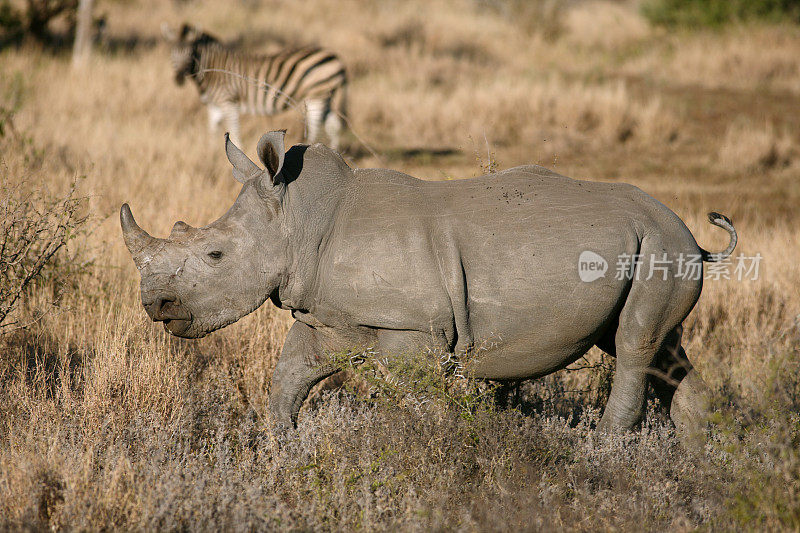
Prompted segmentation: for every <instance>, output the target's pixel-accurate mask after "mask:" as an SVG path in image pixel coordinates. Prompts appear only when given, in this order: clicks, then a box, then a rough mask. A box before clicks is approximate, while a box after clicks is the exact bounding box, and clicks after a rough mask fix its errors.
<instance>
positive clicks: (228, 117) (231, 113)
mask: <svg viewBox="0 0 800 533" xmlns="http://www.w3.org/2000/svg"><path fill="white" fill-rule="evenodd" d="M222 114H223V116H224V117H225V126H226V127H227V128H228V133H229V134H230V136H231V141H232V142H233V144H235V145H237V146H241V145H242V139H241V137H239V109H238V108H237V107H236V104H232V103H228V104H225V105H224V106H223V107H222Z"/></svg>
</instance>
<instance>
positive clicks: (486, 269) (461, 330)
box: [120, 131, 737, 432]
mask: <svg viewBox="0 0 800 533" xmlns="http://www.w3.org/2000/svg"><path fill="white" fill-rule="evenodd" d="M225 151H226V154H227V157H228V160H229V161H230V163H231V164H232V166H233V175H234V177H235V178H236V179H237V180H238V181H240V182H241V183H242V184H243V186H242V189H241V192H240V193H239V196H238V198H237V199H236V201H235V202H234V204H233V206H232V207H231V208H230V209H229V210H228V211H227V212H226V213H225V214H224V215H222V217H221V218H219V219H218V220H216V221H215V222H213V223H211V224H209V225H208V226H205V227H202V228H194V227H191V226H189V225H188V224H186V223H184V222H176V223H175V225H174V227H173V228H172V231H171V233H170V234H169V237H167V238H166V239H162V238H155V237H152V236H151V235H149V234H148V233H147V232H146V231H144V230H143V229H142V228H140V227H139V225H137V223H136V221H135V220H134V217H133V215H132V213H131V210H130V208H129V206H128V204H124V205H123V206H122V208H121V212H120V222H121V225H122V232H123V235H124V240H125V244H126V245H127V247H128V250H129V251H130V253H131V255H132V256H133V260H134V262H135V264H136V266H137V268H138V270H139V272H140V274H141V300H142V304H143V306H144V308H145V310H146V312H147V314H148V315H149V316H150V318H151V319H152V320H154V321H161V322H163V323H164V327H165V328H166V329H167V331H169V332H170V333H171V334H173V335H176V336H179V337H186V338H198V337H203V336H204V335H206V334H208V333H210V332H212V331H214V330H217V329H220V328H222V327H225V326H226V325H228V324H231V323H233V322H235V321H237V320H239V319H240V318H242V317H243V316H245V315H247V314H248V313H251V312H252V311H254V310H255V309H256V308H258V307H259V306H261V305H262V304H263V303H264V302H265V301H266V300H267V299H269V300H271V301H272V302H273V303H274V304H275V305H276V306H278V307H280V308H282V309H288V310H290V311H291V312H292V316H293V318H294V323H293V324H292V326H291V329H290V330H289V332H288V334H287V336H286V339H285V342H284V345H283V348H282V351H281V355H280V357H279V360H278V362H277V365H276V367H275V370H274V374H273V378H272V384H271V388H270V394H269V398H270V400H269V403H270V406H269V407H270V411H271V419H272V423H273V424H274V427H275V428H276V429H277V431H279V432H283V431H285V430H289V429H291V428H292V427H296V424H297V415H298V411H299V409H300V407H301V405H302V403H303V401H304V400H305V399H306V397H307V396H308V393H309V390H310V389H311V387H312V386H313V385H314V384H316V383H318V382H319V381H321V380H322V379H323V378H325V377H327V376H329V375H331V374H332V373H333V372H335V371H336V370H337V369H338V368H337V366H336V365H335V364H334V363H333V362H332V360H331V359H330V354H331V353H335V352H338V353H343V352H347V351H352V350H363V349H366V348H370V349H372V350H375V351H377V352H378V353H380V354H381V357H393V356H398V355H397V354H403V353H405V354H407V353H409V351H415V350H419V351H425V350H429V351H430V353H447V354H454V356H459V355H463V354H466V353H467V352H470V353H471V354H472V357H471V358H470V359H469V361H470V373H471V374H472V375H473V376H475V377H476V378H480V379H486V380H498V381H506V380H521V379H527V378H536V377H539V376H543V375H546V374H549V373H551V372H555V371H557V370H559V369H562V368H564V367H565V366H567V365H569V364H571V363H573V362H574V361H576V360H577V359H578V358H580V357H581V356H582V355H583V354H585V353H586V352H587V351H588V350H589V348H591V347H592V346H598V347H599V348H601V349H602V350H604V351H605V352H607V353H609V354H611V355H612V356H615V357H616V372H615V375H614V378H613V384H612V389H611V393H610V397H609V399H608V403H607V405H606V407H605V409H604V412H603V415H602V418H601V420H600V423H599V426H600V428H602V429H605V430H619V429H630V428H634V427H635V426H636V425H637V424H638V423H639V422H640V421H641V419H642V417H643V414H644V407H645V403H646V391H647V385H648V382H651V383H652V385H653V388H654V390H655V391H656V393H657V395H658V396H659V397H660V398H661V400H662V402H663V404H664V405H666V406H667V407H668V409H669V412H670V415H671V417H672V419H673V421H674V422H675V424H676V426H677V427H678V429H679V430H684V431H689V430H692V429H693V428H694V429H696V428H697V427H699V426H700V425H701V424H703V423H704V422H703V420H702V418H703V416H704V413H705V411H704V407H703V402H702V401H701V397H702V395H703V394H704V383H703V381H702V379H701V378H700V377H699V376H698V375H697V373H696V371H695V370H694V369H693V367H692V365H691V364H690V362H689V360H688V359H687V356H686V354H685V352H684V350H683V349H682V348H681V333H682V325H681V324H682V322H683V320H684V319H685V318H686V316H687V315H688V314H689V312H690V311H691V310H692V308H693V307H694V305H695V303H696V302H697V300H698V298H699V296H700V291H701V287H702V277H703V276H702V265H703V263H702V262H703V261H720V260H722V259H724V258H725V257H727V256H729V255H730V254H731V253H732V251H733V249H734V247H735V245H736V239H737V238H736V231H735V229H734V227H733V225H732V223H731V222H730V220H729V219H728V218H727V217H725V216H723V215H720V214H717V213H711V214H709V219H710V221H711V223H712V224H715V225H716V226H719V227H721V228H723V229H725V230H727V232H728V233H729V234H730V244H729V246H728V247H727V249H725V250H724V251H722V252H720V253H716V254H713V253H709V252H707V251H705V250H703V249H702V248H700V247H699V246H698V244H697V243H696V242H695V239H694V237H693V236H692V233H691V232H690V231H689V229H687V227H686V225H685V224H684V223H683V222H682V221H681V219H680V218H679V217H678V216H677V215H676V214H675V213H673V212H672V211H671V210H670V209H668V208H667V207H665V206H664V205H663V204H661V203H659V202H658V201H656V200H655V199H653V198H652V197H650V196H648V195H647V194H645V193H644V192H642V191H641V190H640V189H638V188H636V187H634V186H631V185H626V184H622V183H602V182H591V181H578V180H574V179H570V178H567V177H564V176H561V175H559V174H557V173H555V172H552V171H550V170H547V169H545V168H543V167H540V166H535V165H528V166H520V167H516V168H511V169H508V170H504V171H502V172H496V173H492V174H488V175H485V176H481V177H477V178H471V179H464V180H454V181H424V180H420V179H416V178H414V177H411V176H409V175H406V174H403V173H401V172H397V171H393V170H385V169H353V168H351V167H349V166H348V165H347V164H346V163H345V161H344V160H343V159H342V157H341V156H340V155H339V154H338V153H336V152H335V151H333V150H331V149H329V148H328V147H326V146H324V145H322V144H314V145H310V146H309V145H295V146H292V147H291V148H290V149H289V150H288V151H286V150H285V148H284V132H283V131H273V132H270V133H267V134H265V135H264V136H263V137H262V138H261V140H260V141H259V143H258V147H257V154H258V157H259V159H260V160H261V163H262V164H263V166H264V168H261V167H260V166H258V165H257V164H255V163H254V162H253V161H251V160H250V159H249V158H248V157H247V156H246V155H245V154H244V153H243V152H242V151H241V150H240V149H239V148H237V147H236V146H235V145H234V144H233V143H232V142H231V141H230V140H229V139H228V137H227V135H226V138H225ZM690 266H693V267H694V268H688V267H690ZM618 267H619V268H618ZM698 267H699V268H698ZM615 270H616V272H615ZM687 272H689V273H690V274H692V275H687ZM476 347H480V349H476Z"/></svg>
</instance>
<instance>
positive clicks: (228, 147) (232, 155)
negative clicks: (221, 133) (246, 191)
mask: <svg viewBox="0 0 800 533" xmlns="http://www.w3.org/2000/svg"><path fill="white" fill-rule="evenodd" d="M225 155H227V156H228V161H230V162H231V165H233V177H234V178H236V181H238V182H239V183H247V182H248V181H249V180H251V179H252V178H254V177H256V176H257V175H258V174H260V173H261V172H262V170H261V169H260V168H258V165H256V164H255V163H253V162H252V161H251V160H250V158H249V157H247V156H246V155H245V154H244V152H242V151H241V150H239V148H238V147H237V146H236V145H235V144H233V142H232V141H231V138H230V135H228V134H227V133H226V134H225Z"/></svg>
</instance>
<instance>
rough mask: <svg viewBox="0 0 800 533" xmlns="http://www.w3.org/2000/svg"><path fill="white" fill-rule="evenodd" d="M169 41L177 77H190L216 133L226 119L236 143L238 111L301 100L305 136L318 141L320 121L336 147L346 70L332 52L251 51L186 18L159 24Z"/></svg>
mask: <svg viewBox="0 0 800 533" xmlns="http://www.w3.org/2000/svg"><path fill="white" fill-rule="evenodd" d="M162 31H163V33H164V36H165V37H166V38H167V40H168V41H169V42H171V44H172V53H171V59H172V68H173V70H174V72H175V82H176V83H177V84H178V85H182V84H183V82H184V81H185V79H186V78H187V77H189V78H191V79H192V80H194V82H195V84H196V85H197V88H198V90H199V92H200V99H201V101H202V102H203V103H204V104H205V105H206V108H207V110H208V127H209V131H211V133H212V134H213V133H215V132H216V131H217V128H218V127H219V125H220V123H221V122H222V121H223V120H224V121H225V126H226V127H227V129H228V132H229V133H230V137H231V140H232V141H233V142H234V143H236V144H240V141H241V139H240V137H239V114H240V113H249V114H253V115H274V114H277V113H280V112H283V111H286V110H287V109H289V108H291V107H293V106H296V105H299V104H300V103H301V102H302V103H303V104H304V105H305V125H306V140H307V141H308V142H312V143H313V142H316V141H318V140H319V138H320V134H321V131H322V129H323V127H324V129H325V133H326V134H327V136H328V140H329V143H330V146H331V148H333V149H334V150H338V148H339V140H340V139H339V137H340V134H341V131H342V128H343V125H344V123H343V122H344V121H345V120H346V118H345V111H346V109H345V108H346V90H347V71H346V70H345V67H344V65H343V64H342V62H341V61H340V60H339V58H338V57H336V55H335V54H334V53H333V52H330V51H328V50H325V49H323V48H318V47H313V46H308V47H303V48H287V49H284V50H281V51H279V52H277V53H275V54H271V55H254V54H248V53H245V52H239V51H236V50H233V49H230V48H228V47H226V46H223V45H222V44H221V43H220V41H219V40H218V39H217V38H216V37H214V36H212V35H210V34H208V33H205V32H203V31H201V30H200V29H198V28H196V27H194V26H191V25H189V24H184V25H183V26H182V28H181V30H180V32H179V33H177V34H176V33H175V32H174V31H173V30H172V29H171V28H170V27H169V26H168V25H166V24H164V25H163V26H162Z"/></svg>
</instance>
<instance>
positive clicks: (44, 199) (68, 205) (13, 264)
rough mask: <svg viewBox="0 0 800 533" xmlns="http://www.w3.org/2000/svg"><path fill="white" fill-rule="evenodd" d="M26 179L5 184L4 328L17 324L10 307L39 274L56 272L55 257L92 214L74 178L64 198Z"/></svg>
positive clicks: (0, 246) (0, 321) (0, 256)
mask: <svg viewBox="0 0 800 533" xmlns="http://www.w3.org/2000/svg"><path fill="white" fill-rule="evenodd" d="M25 185H26V184H25V183H24V182H23V183H22V184H18V185H16V186H5V185H4V186H2V187H0V331H3V330H4V329H5V328H8V327H10V326H12V325H15V324H17V322H18V321H17V320H11V313H12V311H13V310H14V308H15V307H16V305H17V303H18V302H19V301H20V298H22V297H23V295H24V294H25V292H26V291H27V290H28V288H29V286H30V285H31V284H32V283H33V282H34V281H35V280H36V279H38V278H41V277H43V276H50V275H52V274H53V273H55V272H56V270H57V269H58V268H59V267H58V266H57V265H56V264H55V263H54V261H53V260H54V258H55V257H56V255H57V254H58V253H59V251H61V250H62V249H63V248H64V247H65V246H66V245H67V243H68V242H69V241H71V240H72V239H73V238H74V237H75V236H76V235H77V234H78V233H79V232H80V231H81V228H82V226H83V224H84V222H86V219H87V216H88V215H87V214H86V210H85V209H83V204H84V202H83V199H82V198H79V197H77V195H76V184H75V183H73V185H72V186H71V187H70V189H69V191H68V192H67V193H66V194H65V195H64V196H62V197H60V198H50V197H48V196H47V195H46V194H45V193H44V192H42V191H39V190H26V189H27V187H25ZM60 268H61V269H62V270H64V269H68V268H69V265H63V266H62V267H60ZM48 269H49V270H48Z"/></svg>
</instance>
